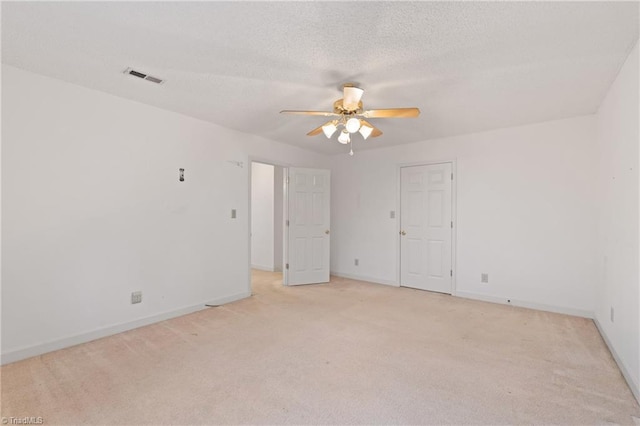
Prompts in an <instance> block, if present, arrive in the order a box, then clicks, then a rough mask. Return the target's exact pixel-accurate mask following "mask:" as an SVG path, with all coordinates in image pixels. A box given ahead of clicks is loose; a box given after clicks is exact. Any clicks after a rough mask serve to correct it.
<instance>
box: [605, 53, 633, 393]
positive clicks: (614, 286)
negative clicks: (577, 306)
mask: <svg viewBox="0 0 640 426" xmlns="http://www.w3.org/2000/svg"><path fill="white" fill-rule="evenodd" d="M638 61H639V59H638V46H637V45H636V47H635V48H634V49H633V51H632V53H631V54H630V56H629V58H628V59H627V61H626V63H625V65H624V67H623V68H622V69H621V71H620V73H619V74H618V77H617V78H616V80H615V82H614V83H613V85H612V86H611V88H610V89H609V92H608V93H607V95H606V97H605V99H604V101H603V102H602V104H601V106H600V109H599V110H598V114H597V130H598V158H599V159H600V162H599V169H598V188H599V197H600V198H599V203H598V205H599V206H600V216H599V233H598V244H597V247H598V260H597V265H598V267H599V274H598V282H597V295H596V301H597V303H596V307H595V315H596V320H597V323H598V325H599V327H600V330H601V331H602V333H603V335H604V337H605V339H606V340H607V342H608V343H609V345H610V347H611V350H612V353H614V356H615V357H616V358H617V361H618V363H619V364H620V366H621V370H622V371H623V373H624V374H625V377H626V378H627V381H628V382H630V386H631V388H632V390H634V392H635V395H636V398H638V400H640V389H639V383H640V381H639V378H640V371H639V370H640V367H639V365H640V310H639V309H638V305H639V300H638V299H639V298H640V291H639V287H640V280H639V275H638V256H639V252H638V231H639V228H638V217H639V215H638V213H639V211H638V198H639V197H638V196H639V191H640V187H639V182H638V178H639V174H638V156H639V155H640V150H639V149H638V145H639V143H640V135H639V131H638V126H639V122H638V120H639V119H638V117H639V114H640V111H639V109H638V102H639V95H638V90H639V88H638V76H639V75H640V74H639V72H640V71H639V68H638ZM611 308H613V309H614V319H613V321H612V320H611Z"/></svg>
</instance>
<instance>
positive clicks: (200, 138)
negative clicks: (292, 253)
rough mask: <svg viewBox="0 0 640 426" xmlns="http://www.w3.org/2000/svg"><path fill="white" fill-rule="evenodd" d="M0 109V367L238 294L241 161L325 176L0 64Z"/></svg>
mask: <svg viewBox="0 0 640 426" xmlns="http://www.w3.org/2000/svg"><path fill="white" fill-rule="evenodd" d="M159 90H161V88H160V89H159ZM2 106H3V108H2V154H3V155H2V196H3V200H2V201H3V203H2V204H3V206H2V208H3V211H2V228H3V234H2V248H3V250H2V251H3V253H2V254H3V259H2V260H3V269H2V360H3V362H8V361H12V360H16V359H19V358H23V357H26V356H31V355H35V354H38V353H42V352H45V351H48V350H53V349H56V348H59V347H63V346H67V345H70V344H73V343H79V342H81V341H84V340H87V339H90V338H95V337H99V336H101V335H106V334H109V333H113V332H116V331H119V330H123V329H126V328H129V327H132V326H135V325H141V324H144V323H147V322H150V321H154V320H158V319H160V318H165V317H167V316H171V315H177V314H179V313H184V312H188V311H190V310H195V309H200V308H201V307H202V306H203V304H204V303H206V302H214V303H222V302H225V301H229V300H233V299H236V298H240V297H245V296H247V295H248V294H249V291H250V287H249V218H248V216H247V211H248V205H249V197H250V194H249V165H248V164H249V163H248V160H249V157H250V156H251V157H252V158H254V157H259V158H263V159H265V160H272V161H274V162H278V163H280V164H293V165H298V166H301V167H325V166H326V164H325V161H326V157H324V156H321V155H316V154H313V153H309V152H307V151H304V150H301V149H297V148H293V147H289V146H286V145H283V144H280V143H277V142H273V141H269V140H266V139H262V138H258V137H254V136H250V135H247V134H243V133H239V132H236V131H232V130H228V129H225V128H222V127H220V126H216V125H213V124H210V123H207V122H203V121H199V120H196V119H192V118H189V117H185V116H182V115H180V114H176V113H173V112H169V111H164V110H161V109H157V108H154V107H150V106H147V105H143V104H140V103H137V102H133V101H129V100H125V99H122V98H118V97H115V96H111V95H108V94H105V93H102V92H98V91H94V90H89V89H86V88H82V87H80V86H75V85H72V84H68V83H64V82H61V81H58V80H55V79H51V78H48V77H43V76H39V75H37V74H33V73H30V72H26V71H23V70H20V69H17V68H14V67H10V66H4V65H3V67H2ZM232 162H241V163H242V164H241V165H242V167H240V166H239V165H237V164H234V163H232ZM181 167H183V168H185V175H186V181H185V182H179V181H178V169H179V168H181ZM231 209H237V214H238V218H237V219H231V218H230V211H231ZM136 290H141V291H142V292H143V302H142V303H141V304H138V305H131V304H130V293H131V292H132V291H136Z"/></svg>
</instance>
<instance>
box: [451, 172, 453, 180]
mask: <svg viewBox="0 0 640 426" xmlns="http://www.w3.org/2000/svg"><path fill="white" fill-rule="evenodd" d="M451 180H453V172H451Z"/></svg>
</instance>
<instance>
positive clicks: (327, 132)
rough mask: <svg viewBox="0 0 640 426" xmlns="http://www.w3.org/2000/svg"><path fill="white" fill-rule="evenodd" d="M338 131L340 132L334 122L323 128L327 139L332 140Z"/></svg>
mask: <svg viewBox="0 0 640 426" xmlns="http://www.w3.org/2000/svg"><path fill="white" fill-rule="evenodd" d="M336 130H338V127H337V126H336V125H335V123H333V122H330V123H327V124H325V125H324V126H322V131H323V132H324V135H325V136H326V137H327V138H330V137H331V135H333V134H334V133H335V132H336Z"/></svg>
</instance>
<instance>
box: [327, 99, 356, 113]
mask: <svg viewBox="0 0 640 426" xmlns="http://www.w3.org/2000/svg"><path fill="white" fill-rule="evenodd" d="M333 112H335V113H336V114H347V115H349V114H360V113H362V101H360V102H358V108H356V109H353V110H349V109H346V108H345V107H344V100H343V99H338V100H337V101H335V102H334V103H333Z"/></svg>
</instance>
